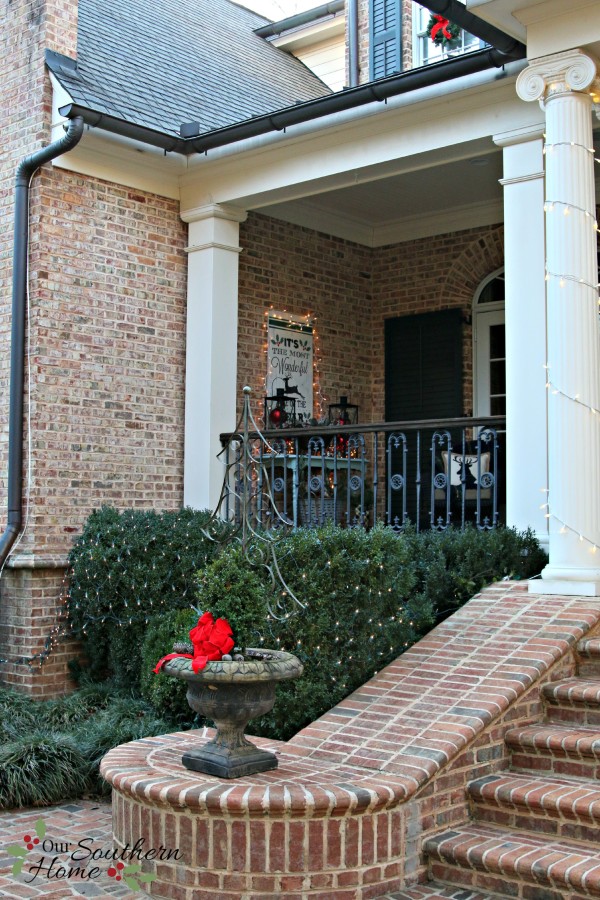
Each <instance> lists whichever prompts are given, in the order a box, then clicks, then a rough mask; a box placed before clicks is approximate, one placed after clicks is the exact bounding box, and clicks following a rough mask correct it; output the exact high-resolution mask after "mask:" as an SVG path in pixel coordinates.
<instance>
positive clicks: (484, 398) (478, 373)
mask: <svg viewBox="0 0 600 900" xmlns="http://www.w3.org/2000/svg"><path fill="white" fill-rule="evenodd" d="M474 325H475V373H474V374H475V384H474V390H475V397H474V399H475V404H474V405H475V409H474V413H475V415H476V416H504V415H506V349H505V339H504V309H499V308H496V309H490V310H487V309H480V310H477V309H476V310H475V321H474Z"/></svg>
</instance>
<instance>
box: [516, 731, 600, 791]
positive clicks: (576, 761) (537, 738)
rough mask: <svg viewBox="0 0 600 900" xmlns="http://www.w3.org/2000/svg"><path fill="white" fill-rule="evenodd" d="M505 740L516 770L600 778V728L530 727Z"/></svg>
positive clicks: (589, 778) (570, 776)
mask: <svg viewBox="0 0 600 900" xmlns="http://www.w3.org/2000/svg"><path fill="white" fill-rule="evenodd" d="M505 741H506V744H507V746H508V747H509V748H510V751H511V769H512V770H513V771H516V772H531V771H535V772H548V773H552V774H554V775H567V776H569V778H586V779H588V780H594V779H600V728H598V729H594V728H573V727H572V726H569V725H559V724H556V725H554V724H550V725H526V726H525V727H523V728H513V729H511V731H508V732H507V733H506V735H505Z"/></svg>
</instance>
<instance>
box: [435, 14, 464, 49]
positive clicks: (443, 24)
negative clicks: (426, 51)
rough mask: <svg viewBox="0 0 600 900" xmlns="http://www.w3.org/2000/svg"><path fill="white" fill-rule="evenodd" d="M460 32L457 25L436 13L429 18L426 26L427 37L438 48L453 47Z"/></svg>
mask: <svg viewBox="0 0 600 900" xmlns="http://www.w3.org/2000/svg"><path fill="white" fill-rule="evenodd" d="M460 32H461V29H460V28H459V26H458V25H455V24H454V22H451V21H450V19H446V18H445V17H444V16H440V15H439V14H437V13H436V14H434V15H432V16H431V18H430V19H429V24H428V25H427V37H428V38H429V39H430V40H431V41H433V43H434V44H436V45H437V46H438V47H448V46H455V44H456V42H457V40H458V39H459V37H460Z"/></svg>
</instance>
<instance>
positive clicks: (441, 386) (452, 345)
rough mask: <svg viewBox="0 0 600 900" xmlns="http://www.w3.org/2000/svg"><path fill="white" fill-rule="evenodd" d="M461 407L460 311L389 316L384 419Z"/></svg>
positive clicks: (454, 411)
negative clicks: (392, 317)
mask: <svg viewBox="0 0 600 900" xmlns="http://www.w3.org/2000/svg"><path fill="white" fill-rule="evenodd" d="M462 406H463V399H462V313H461V310H460V309H447V310H442V311H441V312H435V313H425V314H423V315H416V316H402V317H401V318H397V319H387V320H386V323H385V417H386V420H387V421H388V422H393V421H402V420H406V419H434V418H440V419H442V418H454V417H455V416H462V414H463V409H462Z"/></svg>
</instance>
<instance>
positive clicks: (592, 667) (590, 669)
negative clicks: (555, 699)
mask: <svg viewBox="0 0 600 900" xmlns="http://www.w3.org/2000/svg"><path fill="white" fill-rule="evenodd" d="M577 653H578V655H579V665H578V673H579V675H580V676H583V677H584V678H585V677H588V676H594V675H596V676H600V638H584V639H583V640H582V641H579V643H578V644H577Z"/></svg>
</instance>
